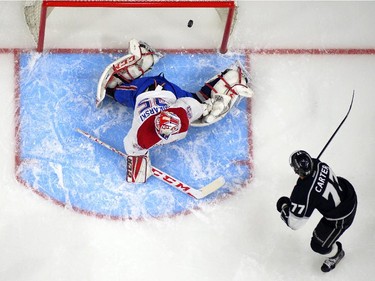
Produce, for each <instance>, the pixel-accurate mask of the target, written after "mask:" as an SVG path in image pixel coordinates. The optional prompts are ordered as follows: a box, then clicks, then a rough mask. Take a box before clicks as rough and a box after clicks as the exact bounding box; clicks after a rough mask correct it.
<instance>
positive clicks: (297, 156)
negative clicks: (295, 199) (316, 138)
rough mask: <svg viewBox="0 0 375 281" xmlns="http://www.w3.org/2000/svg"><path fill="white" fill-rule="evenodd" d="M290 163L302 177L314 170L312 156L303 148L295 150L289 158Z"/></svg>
mask: <svg viewBox="0 0 375 281" xmlns="http://www.w3.org/2000/svg"><path fill="white" fill-rule="evenodd" d="M289 164H290V166H291V167H292V168H293V170H294V172H295V173H296V174H298V175H299V176H301V177H306V176H308V175H310V174H311V173H312V171H313V168H314V167H313V161H312V159H311V156H310V155H309V154H308V153H307V152H306V151H303V150H298V151H296V152H294V153H293V154H292V155H291V156H290V159H289Z"/></svg>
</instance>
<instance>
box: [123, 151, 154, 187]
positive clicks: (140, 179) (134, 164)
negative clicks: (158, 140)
mask: <svg viewBox="0 0 375 281" xmlns="http://www.w3.org/2000/svg"><path fill="white" fill-rule="evenodd" d="M150 176H152V169H151V162H150V160H149V158H148V155H139V156H134V155H128V156H127V157H126V181H127V182H130V183H145V182H146V180H147V179H148V178H149V177H150Z"/></svg>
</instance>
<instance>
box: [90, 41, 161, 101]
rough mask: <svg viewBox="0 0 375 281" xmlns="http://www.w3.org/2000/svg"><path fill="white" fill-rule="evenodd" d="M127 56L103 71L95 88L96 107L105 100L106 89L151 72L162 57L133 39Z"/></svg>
mask: <svg viewBox="0 0 375 281" xmlns="http://www.w3.org/2000/svg"><path fill="white" fill-rule="evenodd" d="M129 52H130V53H129V54H127V55H125V56H123V57H121V58H119V59H117V60H116V61H115V62H114V63H111V64H110V65H108V66H107V67H106V68H105V70H104V71H103V73H102V75H101V77H100V80H99V83H98V88H97V94H96V106H97V107H98V106H99V105H100V104H101V102H102V101H103V100H104V98H105V92H106V89H107V88H115V87H117V86H118V85H120V84H122V83H124V82H130V81H133V80H134V79H137V78H139V77H141V76H142V75H143V74H145V73H146V72H147V71H149V70H151V69H152V67H153V66H154V64H156V63H157V62H158V61H159V59H160V58H161V57H162V56H163V55H162V54H161V53H159V52H157V51H156V50H154V49H152V48H151V47H150V46H149V45H148V44H146V43H145V42H139V41H137V40H135V39H132V40H130V42H129Z"/></svg>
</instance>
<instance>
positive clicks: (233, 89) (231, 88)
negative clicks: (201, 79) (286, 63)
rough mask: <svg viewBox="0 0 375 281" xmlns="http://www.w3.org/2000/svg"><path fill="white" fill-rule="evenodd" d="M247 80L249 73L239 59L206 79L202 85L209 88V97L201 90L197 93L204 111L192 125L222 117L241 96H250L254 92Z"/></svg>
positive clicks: (197, 125) (210, 122)
mask: <svg viewBox="0 0 375 281" xmlns="http://www.w3.org/2000/svg"><path fill="white" fill-rule="evenodd" d="M249 81H250V76H249V73H248V72H247V71H246V70H245V68H244V67H243V65H242V64H241V62H239V61H236V63H235V64H234V65H232V66H231V67H230V68H228V69H226V70H225V71H224V72H222V73H220V74H219V75H216V76H215V77H213V78H211V79H210V80H208V81H207V82H206V83H205V86H204V87H207V88H209V89H211V93H210V96H211V97H209V96H207V95H206V94H205V93H204V91H203V90H201V91H199V92H198V93H197V96H198V97H199V98H200V99H201V100H202V101H204V103H205V107H206V109H205V112H206V113H205V114H204V116H203V117H202V118H200V119H198V120H196V121H194V122H193V123H192V126H196V127H202V126H207V125H210V124H212V123H215V122H217V121H219V120H221V119H223V118H224V116H225V115H226V114H227V113H228V112H229V111H230V110H231V109H232V108H233V107H234V106H235V105H236V104H237V103H239V102H240V100H241V98H242V97H247V98H250V97H252V96H253V94H254V93H253V91H252V90H251V88H250V83H249ZM204 87H203V88H204ZM203 88H202V89H203ZM207 88H206V90H207Z"/></svg>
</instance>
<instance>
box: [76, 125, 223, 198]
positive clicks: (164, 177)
mask: <svg viewBox="0 0 375 281" xmlns="http://www.w3.org/2000/svg"><path fill="white" fill-rule="evenodd" d="M77 132H78V133H80V134H82V135H84V136H85V137H87V138H88V139H90V140H92V141H94V142H96V143H98V144H100V145H102V146H104V147H105V148H107V149H109V150H111V151H113V152H115V153H117V154H118V155H120V156H122V157H127V154H125V153H124V152H122V151H120V150H117V149H116V148H114V147H112V146H110V145H109V144H107V143H105V142H103V141H101V140H100V139H98V138H96V137H94V136H92V135H90V134H89V133H87V132H85V131H83V130H81V129H77ZM151 169H152V175H153V176H154V177H156V178H157V179H159V180H161V181H163V182H165V183H166V184H169V185H170V186H172V187H174V188H176V189H178V190H179V191H181V192H183V193H185V194H187V195H189V196H191V197H193V198H195V199H202V198H204V197H206V196H208V195H210V194H211V193H213V192H214V191H216V190H218V189H219V188H220V187H222V186H223V185H224V184H225V179H224V178H223V177H219V178H217V179H216V180H214V181H213V182H210V183H209V184H208V185H206V186H204V187H202V188H201V189H195V188H192V187H191V186H189V185H187V184H186V183H183V182H182V181H180V180H178V179H176V178H174V177H172V176H171V175H168V174H167V173H165V172H163V171H161V170H159V169H158V168H155V167H154V166H152V167H151Z"/></svg>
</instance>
